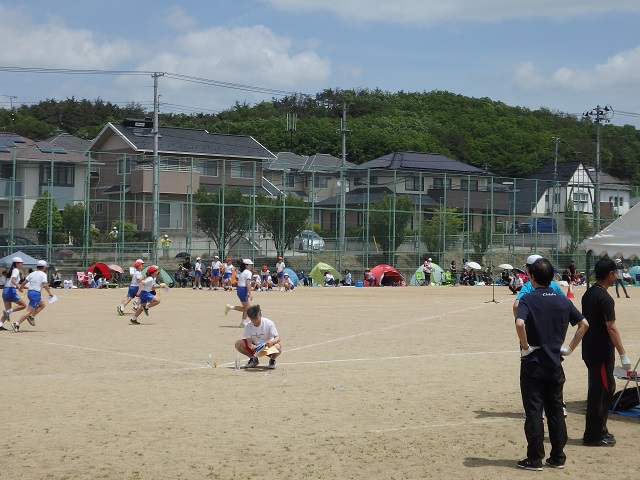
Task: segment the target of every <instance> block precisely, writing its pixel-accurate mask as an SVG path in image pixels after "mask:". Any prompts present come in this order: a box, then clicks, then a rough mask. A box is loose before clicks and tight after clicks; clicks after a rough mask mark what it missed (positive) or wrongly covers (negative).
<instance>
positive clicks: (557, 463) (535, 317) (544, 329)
mask: <svg viewBox="0 0 640 480" xmlns="http://www.w3.org/2000/svg"><path fill="white" fill-rule="evenodd" d="M529 273H530V275H531V283H532V285H533V286H534V287H535V290H534V291H533V292H531V293H528V294H527V295H525V296H524V297H522V299H520V303H519V304H518V313H517V315H516V333H517V334H518V339H519V340H520V348H521V364H520V391H521V393H522V404H523V406H524V411H525V414H526V420H525V423H524V433H525V436H526V438H527V458H525V459H524V460H521V461H519V462H518V464H517V466H518V468H523V469H525V470H542V459H543V458H544V455H545V452H544V423H543V419H542V412H543V410H544V412H545V413H546V415H547V422H548V425H549V440H550V441H551V452H550V455H549V458H548V459H547V461H546V465H547V466H548V467H552V468H564V464H565V460H566V455H565V454H564V446H565V445H566V443H567V426H566V423H565V420H564V414H563V412H562V387H563V385H564V382H565V377H564V370H563V369H562V356H563V355H570V354H571V352H572V351H573V350H575V348H576V347H577V346H578V344H579V343H580V340H582V337H583V336H584V334H585V332H586V331H587V329H588V328H589V324H588V323H587V321H586V320H585V318H584V317H583V316H582V314H581V313H580V311H579V310H578V309H577V308H576V307H575V306H574V305H573V303H572V302H571V300H568V299H567V298H566V297H565V296H563V295H559V294H558V293H556V292H554V291H553V290H552V289H551V288H549V284H550V283H551V280H552V279H553V275H554V271H553V266H552V265H551V263H549V261H548V260H546V259H544V258H540V259H538V260H536V261H535V262H534V263H533V265H531V266H530V268H529ZM569 323H571V325H574V326H576V325H577V326H578V328H577V330H576V333H575V335H574V337H573V339H572V340H571V343H570V344H569V346H568V347H563V346H562V344H563V342H564V339H565V337H566V335H567V328H568V326H569Z"/></svg>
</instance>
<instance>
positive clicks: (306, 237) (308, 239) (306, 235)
mask: <svg viewBox="0 0 640 480" xmlns="http://www.w3.org/2000/svg"><path fill="white" fill-rule="evenodd" d="M296 244H297V246H298V250H315V251H318V252H322V251H324V240H323V239H322V237H321V236H320V235H318V234H317V233H316V232H314V231H313V230H303V231H302V232H300V235H299V236H298V240H297V241H296Z"/></svg>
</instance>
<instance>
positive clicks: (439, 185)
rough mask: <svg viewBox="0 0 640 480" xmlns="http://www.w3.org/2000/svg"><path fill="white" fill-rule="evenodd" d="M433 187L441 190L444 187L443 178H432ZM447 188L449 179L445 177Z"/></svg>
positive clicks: (449, 186)
mask: <svg viewBox="0 0 640 480" xmlns="http://www.w3.org/2000/svg"><path fill="white" fill-rule="evenodd" d="M433 188H434V189H436V190H442V189H444V188H445V186H444V178H434V179H433ZM446 188H448V189H450V188H451V179H450V178H447V187H446Z"/></svg>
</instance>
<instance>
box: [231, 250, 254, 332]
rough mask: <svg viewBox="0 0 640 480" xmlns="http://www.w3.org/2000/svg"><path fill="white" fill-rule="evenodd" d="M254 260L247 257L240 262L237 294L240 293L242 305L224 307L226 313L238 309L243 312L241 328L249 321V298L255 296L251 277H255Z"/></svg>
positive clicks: (239, 297)
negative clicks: (252, 291)
mask: <svg viewBox="0 0 640 480" xmlns="http://www.w3.org/2000/svg"><path fill="white" fill-rule="evenodd" d="M252 268H253V261H252V260H249V259H248V258H245V259H243V260H241V261H240V263H239V264H238V271H239V272H240V274H239V275H238V288H237V289H236V295H238V299H239V300H240V303H241V304H242V305H241V306H235V307H234V306H233V305H229V304H228V303H227V305H226V306H225V309H224V314H225V315H226V314H227V313H229V311H230V310H236V311H238V312H242V321H241V322H240V325H239V326H240V328H242V327H244V326H245V325H246V324H247V323H248V320H247V308H249V300H252V299H253V297H252V295H251V290H252V288H251V278H252V277H253V271H252Z"/></svg>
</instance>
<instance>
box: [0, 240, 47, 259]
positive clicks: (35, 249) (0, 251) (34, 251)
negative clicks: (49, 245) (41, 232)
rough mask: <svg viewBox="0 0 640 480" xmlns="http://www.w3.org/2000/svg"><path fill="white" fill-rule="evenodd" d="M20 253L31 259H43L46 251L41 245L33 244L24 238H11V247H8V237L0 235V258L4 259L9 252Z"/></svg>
mask: <svg viewBox="0 0 640 480" xmlns="http://www.w3.org/2000/svg"><path fill="white" fill-rule="evenodd" d="M17 251H22V252H24V253H26V254H28V255H31V256H32V257H33V258H44V257H45V256H46V254H47V250H46V248H45V247H44V246H43V245H38V244H36V243H33V242H32V241H31V240H29V239H28V238H26V237H21V236H19V235H14V236H13V246H12V247H10V246H9V235H0V257H5V256H7V255H9V254H10V253H11V252H17Z"/></svg>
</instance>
